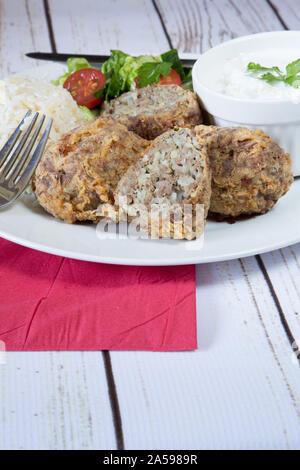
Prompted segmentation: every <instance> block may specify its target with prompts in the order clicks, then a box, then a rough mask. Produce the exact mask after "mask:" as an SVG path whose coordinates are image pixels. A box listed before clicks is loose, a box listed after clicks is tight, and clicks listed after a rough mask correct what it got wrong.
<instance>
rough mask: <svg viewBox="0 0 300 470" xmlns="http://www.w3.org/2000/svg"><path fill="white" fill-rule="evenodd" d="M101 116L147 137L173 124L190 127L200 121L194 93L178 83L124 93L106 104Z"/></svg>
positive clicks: (152, 137) (160, 132)
mask: <svg viewBox="0 0 300 470" xmlns="http://www.w3.org/2000/svg"><path fill="white" fill-rule="evenodd" d="M102 115H103V116H111V117H113V118H115V119H117V120H118V121H119V122H120V123H122V124H124V125H125V126H126V127H127V128H128V129H129V130H131V131H133V132H135V133H136V134H138V135H139V136H141V137H143V138H144V139H148V140H152V139H155V138H156V137H158V136H159V135H160V134H162V133H163V132H165V131H167V130H168V129H172V128H173V127H175V126H177V127H187V128H193V127H194V126H196V125H197V124H201V123H202V115H201V110H200V106H199V103H198V100H197V97H196V95H195V94H194V93H192V92H191V91H189V90H184V89H183V88H181V87H179V86H177V85H164V86H155V85H152V86H148V87H145V88H140V89H136V90H134V91H130V92H128V93H124V94H123V95H122V96H120V97H119V98H116V99H115V100H112V101H111V102H110V104H108V103H105V106H104V111H103V113H102Z"/></svg>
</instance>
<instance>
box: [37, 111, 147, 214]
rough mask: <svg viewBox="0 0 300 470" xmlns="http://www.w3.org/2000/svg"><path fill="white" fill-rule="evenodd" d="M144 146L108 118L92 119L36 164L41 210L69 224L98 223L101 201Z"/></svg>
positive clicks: (108, 198)
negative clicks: (77, 222) (98, 209)
mask: <svg viewBox="0 0 300 470" xmlns="http://www.w3.org/2000/svg"><path fill="white" fill-rule="evenodd" d="M148 145H149V142H148V141H146V140H144V139H142V138H141V137H139V136H137V135H136V134H134V133H133V132H130V131H128V129H127V128H126V127H125V126H123V125H122V124H120V123H118V122H117V121H114V120H113V119H96V120H95V121H90V122H88V123H87V124H85V125H83V126H81V127H77V128H75V129H74V130H72V131H70V132H69V133H67V134H65V135H64V136H63V137H61V138H60V139H59V140H58V141H57V142H56V143H55V144H52V145H51V146H50V147H49V148H48V149H47V151H46V152H45V154H44V155H43V157H42V160H41V162H40V163H39V165H38V167H37V170H36V173H35V177H34V181H33V187H34V189H35V194H36V197H37V199H38V201H39V203H40V204H41V206H42V207H43V208H44V209H45V210H46V211H48V212H50V214H52V215H54V217H57V218H61V219H63V220H65V221H66V222H69V223H74V222H76V221H83V220H91V221H94V222H97V221H98V220H99V215H98V214H97V207H98V206H99V204H100V203H102V202H103V203H107V202H110V203H113V202H114V201H113V192H114V190H115V188H116V186H117V184H118V182H119V181H120V179H121V177H122V176H123V175H124V173H125V172H126V171H127V169H128V168H129V166H130V165H132V164H133V163H136V161H137V160H138V159H139V157H140V155H141V154H142V153H143V152H144V151H145V149H146V148H147V146H148Z"/></svg>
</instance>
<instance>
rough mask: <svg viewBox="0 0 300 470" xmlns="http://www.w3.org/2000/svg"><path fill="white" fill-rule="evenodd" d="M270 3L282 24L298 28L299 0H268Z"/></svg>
mask: <svg viewBox="0 0 300 470" xmlns="http://www.w3.org/2000/svg"><path fill="white" fill-rule="evenodd" d="M269 3H270V5H272V7H273V8H274V11H275V13H277V15H278V17H279V18H280V20H281V22H282V25H283V26H284V27H285V28H286V29H294V30H296V31H298V30H299V25H300V1H299V0H284V2H283V1H282V0H270V2H269Z"/></svg>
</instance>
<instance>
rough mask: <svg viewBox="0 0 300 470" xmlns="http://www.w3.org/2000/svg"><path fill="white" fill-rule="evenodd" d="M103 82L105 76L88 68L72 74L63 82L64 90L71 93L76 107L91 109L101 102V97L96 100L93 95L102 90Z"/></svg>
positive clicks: (96, 70)
mask: <svg viewBox="0 0 300 470" xmlns="http://www.w3.org/2000/svg"><path fill="white" fill-rule="evenodd" d="M105 82H106V78H105V75H104V74H103V73H102V72H101V71H100V70H98V69H94V68H92V67H90V68H87V69H81V70H77V71H76V72H74V73H72V74H71V75H70V76H69V77H68V78H67V80H66V81H65V83H64V88H66V89H67V90H68V91H69V92H70V93H71V95H72V96H73V98H74V100H75V101H76V103H77V104H78V105H80V106H86V107H87V108H90V109H92V108H95V107H96V106H97V105H98V104H99V103H101V101H102V100H103V98H102V97H101V98H96V97H95V96H94V94H95V93H96V91H99V90H101V89H102V88H104V86H105Z"/></svg>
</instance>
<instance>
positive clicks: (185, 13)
mask: <svg viewBox="0 0 300 470" xmlns="http://www.w3.org/2000/svg"><path fill="white" fill-rule="evenodd" d="M155 1H156V4H157V7H158V9H159V11H160V14H161V16H162V19H163V21H164V24H165V26H166V29H167V31H168V34H169V36H170V39H171V41H172V44H173V46H174V47H176V48H178V49H179V50H181V51H184V52H204V51H206V50H207V49H209V48H210V47H213V46H215V45H217V44H219V43H221V42H224V41H227V40H230V39H233V38H235V37H238V36H244V35H247V34H252V33H258V32H261V31H272V30H280V29H283V26H282V24H281V22H280V20H279V19H278V18H277V16H276V14H275V13H274V11H273V10H272V8H271V7H270V5H268V3H267V2H266V1H265V0H255V2H254V1H251V2H249V0H202V1H201V2H199V1H197V0H184V1H182V0H155Z"/></svg>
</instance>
